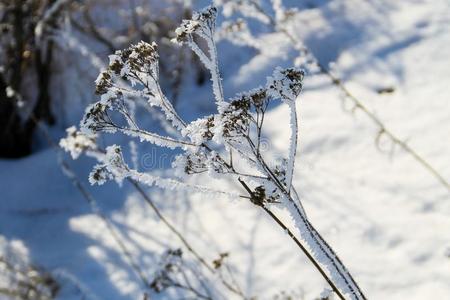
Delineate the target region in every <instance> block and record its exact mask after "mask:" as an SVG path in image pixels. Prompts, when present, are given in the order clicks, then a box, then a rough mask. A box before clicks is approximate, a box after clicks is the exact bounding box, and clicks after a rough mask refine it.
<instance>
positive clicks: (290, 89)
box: [266, 67, 305, 102]
mask: <svg viewBox="0 0 450 300" xmlns="http://www.w3.org/2000/svg"><path fill="white" fill-rule="evenodd" d="M304 76H305V72H304V71H303V70H301V69H297V68H288V69H282V68H279V67H278V68H276V69H275V71H274V72H273V75H272V76H271V77H268V78H267V85H266V87H267V90H268V92H269V94H270V96H272V97H274V98H279V99H281V100H283V101H288V102H289V101H295V99H296V98H297V97H298V95H299V94H300V92H301V91H302V87H303V77H304Z"/></svg>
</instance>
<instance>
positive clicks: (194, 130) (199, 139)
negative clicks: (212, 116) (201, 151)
mask: <svg viewBox="0 0 450 300" xmlns="http://www.w3.org/2000/svg"><path fill="white" fill-rule="evenodd" d="M207 124H208V117H206V118H200V119H197V120H195V121H193V122H191V123H190V124H188V126H186V127H185V128H183V129H182V130H181V134H182V135H183V136H187V137H189V138H190V139H191V141H192V142H193V143H194V144H198V145H200V144H201V143H203V142H205V141H206V139H205V134H206V133H207V132H208V126H207Z"/></svg>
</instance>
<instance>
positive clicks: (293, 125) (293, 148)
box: [286, 102, 298, 192]
mask: <svg viewBox="0 0 450 300" xmlns="http://www.w3.org/2000/svg"><path fill="white" fill-rule="evenodd" d="M288 106H289V111H290V123H289V127H290V130H291V138H290V141H289V158H288V165H287V169H286V186H287V191H288V192H290V191H291V185H292V176H293V174H294V167H295V155H296V154H297V139H298V132H297V131H298V123H297V109H296V105H295V102H291V103H289V104H288Z"/></svg>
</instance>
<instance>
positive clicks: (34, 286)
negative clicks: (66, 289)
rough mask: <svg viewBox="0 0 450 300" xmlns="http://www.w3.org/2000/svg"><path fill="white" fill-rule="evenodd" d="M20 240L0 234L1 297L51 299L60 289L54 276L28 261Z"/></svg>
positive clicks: (32, 299)
mask: <svg viewBox="0 0 450 300" xmlns="http://www.w3.org/2000/svg"><path fill="white" fill-rule="evenodd" d="M27 252H28V251H27V249H26V248H25V247H24V246H23V244H22V243H21V242H19V241H7V240H5V239H4V238H3V237H2V236H0V299H21V300H51V299H54V298H55V296H56V293H57V292H58V290H59V284H58V283H57V282H56V281H55V279H54V278H53V276H52V275H51V274H50V273H48V272H46V271H44V270H43V269H41V268H39V267H36V266H34V265H32V264H31V263H30V262H29V261H28V253H27Z"/></svg>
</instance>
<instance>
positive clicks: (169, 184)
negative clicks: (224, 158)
mask: <svg viewBox="0 0 450 300" xmlns="http://www.w3.org/2000/svg"><path fill="white" fill-rule="evenodd" d="M127 175H128V176H129V177H130V178H132V179H134V180H136V181H138V182H141V183H143V184H145V185H148V186H153V185H154V186H157V187H160V188H163V189H169V190H178V191H190V192H196V193H202V194H207V195H208V196H212V197H215V196H227V197H229V198H232V199H236V198H239V194H237V193H231V192H225V191H219V190H215V189H212V188H209V187H206V186H201V185H190V184H187V183H184V182H181V181H178V180H175V179H168V178H160V177H156V176H153V175H150V174H148V173H140V172H137V171H135V170H131V171H130V172H129V173H128V174H127Z"/></svg>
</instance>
